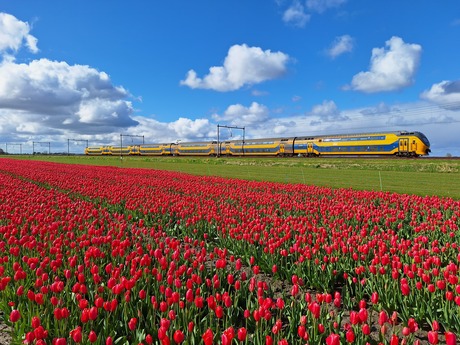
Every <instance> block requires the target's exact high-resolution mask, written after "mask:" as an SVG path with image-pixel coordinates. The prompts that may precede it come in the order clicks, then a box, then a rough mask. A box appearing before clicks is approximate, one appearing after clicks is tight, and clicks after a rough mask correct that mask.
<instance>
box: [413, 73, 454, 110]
mask: <svg viewBox="0 0 460 345" xmlns="http://www.w3.org/2000/svg"><path fill="white" fill-rule="evenodd" d="M420 97H421V98H422V99H425V100H427V101H430V102H433V103H436V104H438V105H439V106H441V107H443V108H445V109H450V110H453V109H455V110H460V80H455V81H447V80H444V81H442V82H440V83H437V84H433V85H432V86H431V88H430V89H429V90H427V91H424V92H423V93H422V94H421V95H420Z"/></svg>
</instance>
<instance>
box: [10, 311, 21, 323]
mask: <svg viewBox="0 0 460 345" xmlns="http://www.w3.org/2000/svg"><path fill="white" fill-rule="evenodd" d="M20 318H21V313H19V310H16V309H13V310H12V311H11V313H10V321H11V322H13V323H14V322H18V321H19V319H20Z"/></svg>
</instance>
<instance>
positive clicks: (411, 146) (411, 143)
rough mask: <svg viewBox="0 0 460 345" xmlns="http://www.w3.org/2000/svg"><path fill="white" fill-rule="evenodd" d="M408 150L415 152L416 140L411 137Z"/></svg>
mask: <svg viewBox="0 0 460 345" xmlns="http://www.w3.org/2000/svg"><path fill="white" fill-rule="evenodd" d="M410 152H412V153H413V154H416V152H417V142H416V141H415V139H412V140H411V142H410Z"/></svg>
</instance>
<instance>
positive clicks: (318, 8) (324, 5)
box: [306, 0, 347, 13]
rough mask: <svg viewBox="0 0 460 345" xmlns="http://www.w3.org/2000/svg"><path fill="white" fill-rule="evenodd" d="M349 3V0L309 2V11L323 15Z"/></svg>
mask: <svg viewBox="0 0 460 345" xmlns="http://www.w3.org/2000/svg"><path fill="white" fill-rule="evenodd" d="M345 2H347V0H307V2H306V4H307V7H308V9H310V10H311V11H315V12H318V13H322V12H324V11H326V10H327V9H329V8H333V7H339V6H340V5H342V4H344V3H345Z"/></svg>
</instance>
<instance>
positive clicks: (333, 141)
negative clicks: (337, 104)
mask: <svg viewBox="0 0 460 345" xmlns="http://www.w3.org/2000/svg"><path fill="white" fill-rule="evenodd" d="M429 153H430V142H429V141H428V139H427V137H426V136H425V135H424V134H423V133H421V132H408V131H399V132H379V133H357V134H337V135H320V136H308V137H307V136H305V137H285V138H265V139H247V140H241V139H240V140H227V141H223V142H219V143H217V142H216V141H202V142H177V143H172V144H142V145H136V146H129V147H122V148H120V147H119V146H109V147H106V146H104V147H88V148H87V149H85V154H87V155H106V154H111V155H141V156H149V155H150V156H168V155H175V156H216V155H225V156H261V157H262V156H278V157H283V156H288V157H289V156H291V157H292V156H305V157H309V156H369V155H370V156H382V155H383V156H385V155H386V156H389V155H396V156H407V157H417V156H425V155H428V154H429Z"/></svg>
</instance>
